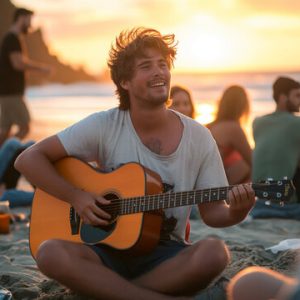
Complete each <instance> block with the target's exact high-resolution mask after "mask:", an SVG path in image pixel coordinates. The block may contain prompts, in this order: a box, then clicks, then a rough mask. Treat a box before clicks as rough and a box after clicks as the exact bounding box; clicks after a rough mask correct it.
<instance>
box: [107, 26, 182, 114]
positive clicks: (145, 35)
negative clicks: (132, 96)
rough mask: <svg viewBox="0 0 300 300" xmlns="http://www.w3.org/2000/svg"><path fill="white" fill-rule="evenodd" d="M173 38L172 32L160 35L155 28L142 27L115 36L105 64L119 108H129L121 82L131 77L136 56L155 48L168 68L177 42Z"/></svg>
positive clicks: (126, 94) (174, 53) (128, 101)
mask: <svg viewBox="0 0 300 300" xmlns="http://www.w3.org/2000/svg"><path fill="white" fill-rule="evenodd" d="M174 38H175V36H174V34H168V35H162V34H161V33H160V32H159V31H157V30H155V29H151V28H144V27H136V28H133V29H131V30H125V31H122V32H121V33H120V35H119V36H118V37H117V38H116V41H115V44H114V45H112V46H111V49H110V52H109V59H108V62H107V64H108V67H109V68H110V75H111V79H112V80H113V82H114V83H115V85H116V87H117V89H116V95H117V97H118V98H119V101H120V103H119V109H121V110H127V109H129V108H130V100H129V94H128V91H127V90H125V89H124V88H122V86H121V82H122V81H124V80H130V79H131V78H132V76H133V74H134V61H135V59H136V57H142V56H143V55H144V53H145V50H146V49H149V48H154V49H157V50H159V51H160V52H161V54H162V55H163V57H164V58H165V59H166V61H167V64H168V67H169V69H170V68H171V66H173V61H174V59H175V56H176V45H177V43H176V42H175V41H174Z"/></svg>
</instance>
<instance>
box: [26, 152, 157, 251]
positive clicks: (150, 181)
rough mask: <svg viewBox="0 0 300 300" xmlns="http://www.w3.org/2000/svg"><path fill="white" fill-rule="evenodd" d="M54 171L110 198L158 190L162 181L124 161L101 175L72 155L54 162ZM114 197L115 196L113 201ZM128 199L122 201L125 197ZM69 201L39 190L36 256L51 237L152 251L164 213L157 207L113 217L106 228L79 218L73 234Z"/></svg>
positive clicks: (33, 231) (33, 232)
mask: <svg viewBox="0 0 300 300" xmlns="http://www.w3.org/2000/svg"><path fill="white" fill-rule="evenodd" d="M55 168H56V170H57V171H58V172H59V173H60V174H61V175H62V176H63V177H64V178H65V179H66V180H67V181H69V182H70V183H72V184H73V185H74V186H76V187H77V188H80V189H83V190H85V191H88V192H90V193H94V194H97V195H101V196H103V197H105V198H108V199H117V198H118V199H119V198H120V199H121V198H129V197H137V196H143V195H146V194H160V193H161V192H162V182H161V179H160V177H159V175H157V174H156V173H154V172H152V171H150V170H148V169H146V168H144V167H143V166H141V165H140V164H138V163H128V164H125V165H123V166H121V167H120V168H118V169H117V170H115V171H113V172H111V173H107V174H104V173H100V172H98V171H97V170H95V169H94V168H93V167H91V166H90V165H88V164H86V163H84V162H82V161H80V160H78V159H76V158H73V157H67V158H64V159H62V160H60V161H58V162H57V163H56V164H55ZM112 201H113V200H112ZM124 201H126V200H124ZM70 208H71V206H70V204H68V203H67V202H64V201H62V200H60V199H57V198H55V197H53V196H51V195H50V194H48V193H45V192H44V191H42V190H40V189H37V190H36V192H35V195H34V199H33V203H32V211H31V220H30V236H29V243H30V250H31V253H32V256H33V257H36V253H37V250H38V247H39V246H40V245H41V244H42V243H43V242H44V241H46V240H49V239H62V240H67V241H73V242H78V243H82V242H83V240H84V242H85V243H88V244H104V245H107V246H110V247H113V248H115V249H118V250H124V251H126V250H130V253H133V254H141V253H146V252H147V251H151V249H153V247H155V245H156V244H157V242H158V240H159V236H160V228H161V222H162V217H161V215H160V213H158V212H157V211H153V212H147V213H143V212H139V213H134V214H127V215H120V216H117V218H116V220H115V222H114V223H112V224H111V225H110V226H109V227H107V228H106V227H93V226H89V225H86V224H83V223H81V222H80V221H79V227H80V230H79V231H77V232H76V233H74V232H73V233H72V230H71V224H70Z"/></svg>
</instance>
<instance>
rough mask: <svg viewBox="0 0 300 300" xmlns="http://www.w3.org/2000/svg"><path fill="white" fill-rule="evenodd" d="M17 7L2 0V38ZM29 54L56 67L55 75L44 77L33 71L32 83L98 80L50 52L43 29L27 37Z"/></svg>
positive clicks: (0, 13)
mask: <svg viewBox="0 0 300 300" xmlns="http://www.w3.org/2000/svg"><path fill="white" fill-rule="evenodd" d="M15 9H16V7H15V6H14V5H13V4H12V3H11V2H10V0H0V40H2V37H3V35H4V34H5V32H6V31H7V30H8V29H9V27H10V26H11V23H12V16H13V13H14V10H15ZM25 43H26V48H27V51H28V56H29V57H30V58H31V59H33V60H36V61H40V62H44V63H47V64H49V65H51V66H52V67H53V69H54V72H53V75H51V77H49V78H43V77H42V76H38V75H37V74H34V73H33V72H31V73H30V74H29V76H28V83H29V84H31V85H33V84H34V85H37V84H42V83H45V82H60V83H72V82H77V81H96V80H97V79H96V78H95V77H94V76H92V75H90V74H88V73H87V72H86V71H85V70H83V69H75V68H74V67H72V66H70V65H66V64H64V63H62V62H61V61H60V59H59V57H57V56H55V55H53V54H51V53H49V50H48V47H47V45H46V43H45V41H44V38H43V33H42V29H38V30H36V31H34V32H32V33H30V34H28V35H27V36H26V37H25Z"/></svg>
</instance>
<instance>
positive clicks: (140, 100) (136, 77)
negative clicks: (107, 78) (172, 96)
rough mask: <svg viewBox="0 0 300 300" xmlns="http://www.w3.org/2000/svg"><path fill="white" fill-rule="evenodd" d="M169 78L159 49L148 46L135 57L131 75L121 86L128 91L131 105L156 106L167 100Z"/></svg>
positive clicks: (169, 75) (164, 60)
mask: <svg viewBox="0 0 300 300" xmlns="http://www.w3.org/2000/svg"><path fill="white" fill-rule="evenodd" d="M170 79H171V73H170V69H169V66H168V64H167V61H166V59H165V58H164V57H163V56H162V54H161V53H160V52H159V50H157V49H154V48H148V49H145V51H144V55H143V56H142V57H137V58H136V59H135V62H134V73H133V76H132V78H131V79H130V80H126V81H124V82H122V87H123V88H124V89H126V90H127V91H128V93H129V98H130V104H131V105H132V106H135V105H138V106H141V107H157V106H162V105H164V104H165V103H166V101H167V100H168V97H169V89H170Z"/></svg>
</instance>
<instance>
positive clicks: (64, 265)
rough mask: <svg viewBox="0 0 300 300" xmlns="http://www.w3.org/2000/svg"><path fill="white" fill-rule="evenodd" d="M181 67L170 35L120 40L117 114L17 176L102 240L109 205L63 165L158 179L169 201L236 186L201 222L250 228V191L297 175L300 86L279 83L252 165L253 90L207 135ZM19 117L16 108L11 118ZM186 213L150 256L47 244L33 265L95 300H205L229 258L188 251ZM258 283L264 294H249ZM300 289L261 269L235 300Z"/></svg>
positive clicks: (225, 107)
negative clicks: (175, 81) (145, 173)
mask: <svg viewBox="0 0 300 300" xmlns="http://www.w3.org/2000/svg"><path fill="white" fill-rule="evenodd" d="M20 14H21V13H20ZM31 15H32V13H31V12H28V11H26V10H22V14H21V16H22V18H24V19H23V20H24V21H22V22H25V24H30V21H29V20H30V18H31ZM16 20H19V18H17V17H16ZM25 20H27V21H25ZM23 24H24V23H23ZM11 34H12V35H14V36H10V39H12V40H14V41H13V42H12V43H14V44H17V43H16V41H15V39H16V36H17V35H16V33H15V32H14V33H11ZM1 51H3V50H1ZM16 53H18V55H16ZM1 55H3V54H2V52H1V54H0V56H1ZM20 56H21V57H20ZM175 56H176V41H175V37H174V35H173V34H168V35H162V34H161V33H160V32H159V31H157V30H155V29H150V28H142V27H138V28H133V29H132V30H128V31H123V32H121V33H120V35H119V36H118V37H117V38H116V40H115V43H114V44H113V45H112V47H111V50H110V52H109V60H108V66H109V68H110V72H111V78H112V81H113V82H114V84H115V86H116V95H117V97H118V99H119V107H116V108H113V109H110V110H108V111H101V112H96V113H94V114H92V115H90V116H89V117H87V118H85V119H83V120H81V121H79V122H77V123H75V124H74V125H72V126H70V127H68V128H66V129H64V130H62V131H61V132H59V133H57V134H56V135H53V136H50V137H47V138H45V139H43V140H41V141H39V142H37V143H34V144H32V145H30V147H25V148H26V149H24V148H22V151H21V154H20V155H19V156H18V157H17V159H16V161H15V168H16V169H17V170H18V171H19V172H20V173H22V174H23V175H24V176H25V177H26V178H27V180H28V181H29V182H30V183H31V184H32V185H33V186H35V187H38V188H39V189H41V190H43V191H44V192H45V193H47V194H50V195H52V196H54V197H55V198H58V199H60V200H61V201H65V202H66V203H68V204H70V206H71V207H73V208H74V209H75V211H76V213H77V214H78V216H79V218H80V220H81V222H82V223H84V224H87V225H90V226H93V227H99V228H102V229H103V230H105V228H106V227H107V226H111V223H112V222H114V220H112V216H111V215H110V214H109V210H106V209H105V207H107V208H108V207H109V206H110V205H112V199H107V198H105V197H103V196H102V195H99V194H95V193H92V192H90V191H88V190H85V189H82V188H80V187H78V186H76V185H74V184H72V183H71V182H69V181H68V180H66V179H65V178H64V177H63V176H61V175H60V174H59V173H58V171H57V169H56V168H55V166H54V163H55V162H57V161H60V160H62V159H63V158H66V157H69V156H73V157H77V158H79V159H80V160H82V161H84V162H87V163H91V162H93V163H94V164H97V166H98V168H99V169H100V170H101V171H102V172H103V173H110V172H112V171H116V170H118V169H119V168H120V167H121V166H123V165H124V164H126V163H129V162H136V163H138V164H141V165H143V166H144V167H145V168H147V169H150V170H152V172H155V173H156V174H159V176H160V179H161V183H162V184H161V185H162V186H163V187H166V192H167V193H172V192H182V191H191V190H203V189H209V188H211V189H214V188H216V187H225V186H227V185H228V183H229V184H230V185H231V188H230V189H229V191H228V194H226V195H225V197H224V198H222V199H224V200H220V201H208V202H207V201H205V202H204V203H201V204H199V205H198V209H199V213H200V216H201V218H202V220H203V221H204V223H205V224H207V225H209V226H212V227H227V226H232V225H235V224H238V223H240V222H242V221H243V220H245V218H246V217H247V216H248V214H249V212H250V211H251V210H252V209H253V207H254V205H255V192H254V190H253V188H252V186H251V184H249V182H250V180H251V179H252V180H255V181H256V180H260V179H266V178H269V177H273V179H275V180H280V179H282V177H283V176H288V177H289V178H293V177H294V176H295V175H296V172H297V168H298V167H299V162H300V159H299V158H300V147H299V145H300V131H299V127H300V126H299V125H300V123H299V122H300V120H299V117H297V116H295V115H294V114H293V113H294V112H299V106H300V84H299V83H298V82H297V81H295V80H293V79H291V78H287V77H280V78H278V79H277V80H276V81H275V83H274V85H273V96H274V100H275V102H276V111H275V112H274V113H272V114H269V115H267V116H263V117H260V118H258V119H257V120H255V122H254V139H255V142H256V145H255V149H254V152H253V153H252V150H251V147H250V146H249V143H248V141H247V138H246V135H245V133H244V131H243V129H242V126H241V122H242V118H243V117H246V116H247V115H248V113H249V100H248V96H247V93H246V91H245V89H244V88H243V87H241V86H231V87H229V88H228V89H226V90H225V91H224V94H223V95H222V97H221V100H220V102H219V106H218V112H217V117H216V120H215V121H214V122H212V123H211V124H209V125H208V126H207V128H206V127H205V126H202V125H201V124H199V123H198V122H197V121H196V120H194V119H193V118H194V116H195V108H194V106H193V102H192V99H191V93H190V92H189V91H188V89H186V88H182V87H180V86H174V87H172V88H171V89H170V85H171V68H172V65H173V62H174V59H175ZM9 57H10V59H11V60H12V61H13V57H19V59H21V58H22V54H21V50H20V48H18V47H17V46H16V47H15V48H14V50H13V52H12V54H11V55H10V56H9ZM25 65H26V64H25V63H24V65H23V69H22V70H25V67H24V66H25ZM31 66H32V68H35V69H39V68H40V67H41V66H40V65H38V66H36V65H34V67H33V65H31ZM43 68H44V66H42V67H41V69H40V70H42V69H43ZM0 69H1V68H0ZM43 70H44V71H45V69H43ZM0 81H1V75H0ZM23 91H24V90H23V89H22V90H21V91H18V93H17V95H18V99H15V100H12V101H14V102H15V103H18V104H20V103H23V100H22V99H23V98H22V96H21V95H23ZM14 92H15V91H14ZM3 95H4V94H3V92H2V93H1V89H0V103H1V109H2V112H3V109H5V108H3V107H5V105H7V103H8V102H10V100H11V99H12V98H14V96H12V95H10V96H6V95H5V96H3ZM170 99H171V100H170ZM5 101H6V102H5ZM11 103H12V102H11ZM23 104H24V103H23ZM22 106H23V108H24V105H22ZM13 109H14V108H13V107H10V109H9V112H10V115H13V113H14V111H13ZM5 116H6V115H5ZM2 118H3V113H2V114H1V130H2V134H3V135H5V138H6V137H7V134H8V133H7V130H8V128H9V126H8V123H9V124H13V121H11V120H10V121H9V122H8V121H7V122H4V121H2ZM26 120H28V118H27V119H26ZM22 137H23V136H20V138H22ZM279 141H280V142H279ZM3 145H4V144H3ZM284 158H285V159H284ZM78 175H80V174H78ZM239 183H241V184H239ZM112 185H113V182H112ZM169 201H170V200H169ZM190 211H191V207H190V206H184V205H182V206H178V207H174V208H168V209H165V210H163V211H160V212H159V215H160V220H161V221H162V225H161V226H162V228H163V230H162V232H163V234H162V235H161V238H160V239H159V241H158V243H157V245H156V247H155V248H154V249H152V250H151V251H150V252H148V253H147V254H143V255H139V256H135V255H133V254H131V253H130V251H125V252H123V251H119V250H116V249H114V248H111V247H107V246H105V245H103V244H84V243H77V242H72V241H67V240H63V239H50V240H46V241H45V242H43V243H42V244H41V245H40V247H39V248H38V251H37V254H36V262H37V265H38V267H39V269H40V270H41V271H42V273H44V274H45V275H47V276H48V277H50V278H53V279H55V280H57V281H58V282H60V283H61V284H63V285H65V286H67V287H69V288H70V289H72V290H74V291H76V292H78V293H81V294H84V295H87V296H90V297H93V298H96V299H142V298H143V299H151V300H152V299H170V298H176V299H190V298H192V297H193V296H194V295H195V294H196V293H198V292H199V291H202V293H201V294H198V296H197V299H209V298H208V297H209V296H208V295H209V293H210V291H209V289H208V288H207V287H208V286H209V285H210V284H211V283H212V282H213V281H214V280H215V279H216V278H218V277H219V276H220V274H221V273H222V272H223V270H224V269H225V268H226V266H227V265H228V263H229V261H230V253H229V249H228V247H227V246H226V244H225V243H224V242H223V241H222V240H220V239H217V238H212V237H210V238H205V239H202V240H200V241H195V242H194V243H192V244H191V243H188V242H187V241H186V228H187V226H188V224H189V216H190ZM124 225H125V224H122V225H120V226H124ZM249 274H251V276H250V275H249ZM257 281H258V282H260V283H261V289H256V288H253V286H255V284H257ZM262 283H263V284H262ZM297 284H298V287H299V283H298V282H297V280H296V279H292V278H288V277H285V276H283V275H279V274H276V273H272V272H269V271H267V270H265V269H250V270H247V271H244V273H241V274H238V275H236V277H235V278H234V279H233V280H232V281H231V282H230V284H229V289H228V297H229V299H244V300H247V299H270V298H274V299H297V298H295V297H297V296H291V295H292V292H293V290H294V288H295V287H296V286H297ZM116 287H117V288H116ZM225 288H226V287H225V286H224V289H225ZM253 293H256V295H255V296H253ZM295 293H296V292H295ZM298 294H299V291H298ZM247 295H248V296H247ZM249 295H251V297H250V296H249ZM247 297H248V298H247ZM249 297H250V298H249ZM279 297H281V298H279ZM288 297H290V298H288ZM291 297H294V298H291ZM212 299H217V298H212Z"/></svg>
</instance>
